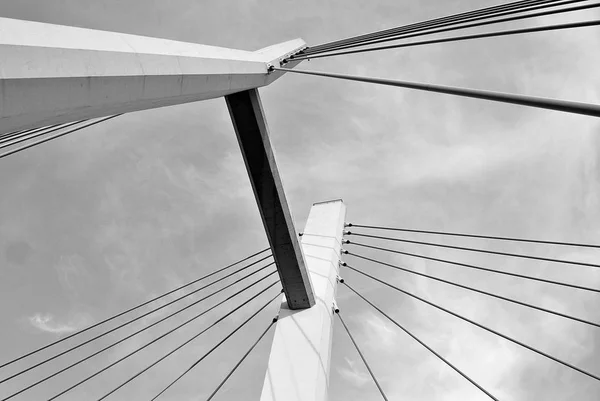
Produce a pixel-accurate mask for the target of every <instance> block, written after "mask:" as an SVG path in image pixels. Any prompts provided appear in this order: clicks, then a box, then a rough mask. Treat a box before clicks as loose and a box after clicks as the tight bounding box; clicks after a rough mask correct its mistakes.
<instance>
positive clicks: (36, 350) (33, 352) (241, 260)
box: [0, 248, 270, 368]
mask: <svg viewBox="0 0 600 401" xmlns="http://www.w3.org/2000/svg"><path fill="white" fill-rule="evenodd" d="M269 249H270V248H265V249H263V250H261V251H259V252H256V253H254V254H252V255H250V256H247V257H245V258H243V259H240V260H238V261H237V262H235V263H232V264H230V265H227V266H225V267H223V268H221V269H218V270H216V271H214V272H212V273H210V274H207V275H205V276H202V277H199V278H197V279H195V280H193V281H190V282H189V283H187V284H184V285H181V286H179V287H177V288H174V289H172V290H169V291H167V292H165V293H164V294H161V295H159V296H157V297H154V298H152V299H149V300H148V301H145V302H143V303H141V304H139V305H136V306H134V307H132V308H129V309H127V310H125V311H123V312H120V313H118V314H116V315H113V316H111V317H109V318H106V319H104V320H102V321H100V322H98V323H95V324H93V325H91V326H88V327H86V328H84V329H81V330H79V331H77V332H75V333H73V334H70V335H68V336H66V337H63V338H61V339H59V340H56V341H54V342H52V343H50V344H47V345H44V346H43V347H40V348H37V349H35V350H33V351H30V352H28V353H26V354H23V355H21V356H19V357H17V358H15V359H12V360H10V361H8V362H5V363H3V364H2V365H0V368H3V367H5V366H8V365H11V364H13V363H15V362H18V361H20V360H22V359H24V358H27V357H29V356H31V355H34V354H36V353H38V352H41V351H43V350H45V349H48V348H50V347H52V346H54V345H57V344H60V343H62V342H63V341H66V340H69V339H71V338H73V337H76V336H78V335H80V334H83V333H85V332H87V331H89V330H91V329H94V328H96V327H99V326H101V325H103V324H105V323H108V322H110V321H112V320H114V319H117V318H119V317H121V316H123V315H125V314H127V313H129V312H133V311H135V310H137V309H139V308H142V307H144V306H146V305H148V304H150V303H152V302H154V301H157V300H159V299H161V298H164V297H166V296H168V295H171V294H173V293H174V292H177V291H179V290H182V289H184V288H187V287H189V286H191V285H193V284H196V283H197V282H199V281H201V280H204V279H206V278H209V277H211V276H214V275H215V274H218V273H220V272H222V271H224V270H227V269H230V268H232V267H234V266H236V265H239V264H240V263H243V262H245V261H247V260H249V259H252V258H253V257H255V256H258V255H260V254H261V253H264V252H266V251H268V250H269Z"/></svg>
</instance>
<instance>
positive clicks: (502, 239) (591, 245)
mask: <svg viewBox="0 0 600 401" xmlns="http://www.w3.org/2000/svg"><path fill="white" fill-rule="evenodd" d="M346 227H356V228H368V229H373V230H382V231H400V232H407V233H418V234H436V235H445V236H452V237H465V238H479V239H493V240H500V241H513V242H527V243H532V244H543V245H561V246H578V247H583V248H595V249H600V245H595V244H585V243H580V242H562V241H546V240H539V239H530V238H516V237H499V236H492V235H476V234H465V233H457V232H449V231H431V230H415V229H410V228H396V227H384V226H370V225H364V224H353V223H348V224H347V225H346Z"/></svg>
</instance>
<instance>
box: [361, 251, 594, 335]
mask: <svg viewBox="0 0 600 401" xmlns="http://www.w3.org/2000/svg"><path fill="white" fill-rule="evenodd" d="M352 255H353V256H355V257H358V258H361V259H363V260H368V261H370V262H374V263H377V264H380V265H383V266H387V267H391V268H392V269H396V270H401V271H403V272H406V273H410V274H415V275H417V276H421V277H425V278H428V279H430V280H435V281H439V282H440V283H444V284H448V285H452V286H454V287H458V288H462V289H463V290H469V291H473V292H476V293H478V294H483V295H487V296H488V297H492V298H496V299H501V300H503V301H506V302H511V303H514V304H516V305H520V306H523V307H525V308H530V309H535V310H537V311H540V312H545V313H548V314H551V315H554V316H560V317H562V318H564V319H569V320H573V321H575V322H579V323H584V324H588V325H590V326H594V327H598V328H600V324H599V323H594V322H591V321H589V320H585V319H581V318H578V317H574V316H571V315H567V314H564V313H560V312H556V311H553V310H550V309H546V308H542V307H541V306H536V305H532V304H528V303H527V302H522V301H517V300H516V299H512V298H508V297H504V296H502V295H498V294H494V293H492V292H487V291H483V290H480V289H477V288H473V287H469V286H468V285H464V284H459V283H455V282H453V281H450V280H444V279H443V278H440V277H436V276H431V275H429V274H425V273H421V272H418V271H415V270H410V269H405V268H404V267H400V266H396V265H392V264H389V263H385V262H382V261H380V260H376V259H371V258H368V257H366V256H360V255H357V254H352Z"/></svg>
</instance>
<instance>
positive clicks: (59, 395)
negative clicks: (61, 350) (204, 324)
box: [2, 266, 275, 401]
mask: <svg viewBox="0 0 600 401" xmlns="http://www.w3.org/2000/svg"><path fill="white" fill-rule="evenodd" d="M265 267H267V266H265ZM273 274H275V272H272V273H270V274H269V275H267V276H265V277H263V278H261V279H259V280H257V281H255V282H254V283H252V284H249V285H247V286H246V287H244V288H242V289H241V290H239V291H237V292H235V293H234V294H232V295H230V296H229V297H227V298H225V299H224V300H222V301H219V302H218V303H216V304H215V305H213V306H211V307H210V308H208V309H206V310H204V311H202V312H200V313H199V314H197V315H195V316H192V317H191V318H190V319H188V320H186V321H185V322H183V323H180V324H179V325H177V326H175V327H174V328H172V329H170V330H168V331H166V332H165V333H163V334H161V335H160V336H158V337H156V338H154V339H153V340H151V341H149V342H147V343H146V344H144V345H142V346H141V347H138V348H136V349H135V350H133V351H131V352H130V353H128V354H126V355H125V356H122V357H121V358H119V359H117V360H116V361H114V362H112V363H111V364H109V365H107V366H105V367H103V368H102V369H100V370H98V371H96V372H95V373H93V374H91V375H89V376H87V377H86V378H84V379H82V380H80V381H79V382H77V383H75V384H74V385H72V386H71V387H69V388H67V389H65V390H63V391H61V392H60V393H58V394H56V395H54V396H53V397H52V398H50V399H49V400H53V399H56V398H58V397H61V396H62V395H64V394H66V393H67V392H69V391H71V390H73V389H74V388H76V387H79V386H80V385H82V384H83V383H85V382H87V381H89V380H91V379H93V378H94V377H96V376H98V375H100V374H101V373H103V372H105V371H107V370H108V369H110V368H112V367H113V366H115V365H117V364H119V363H121V362H123V361H124V360H126V359H127V358H129V357H131V356H133V355H135V354H137V353H138V352H140V351H142V350H144V349H146V348H147V347H149V346H150V345H152V344H154V343H156V342H157V341H159V340H161V339H163V338H165V337H166V336H168V335H169V334H172V333H174V332H175V331H177V330H179V329H181V328H182V327H184V326H186V325H188V324H189V323H191V322H193V321H194V320H196V319H199V318H200V317H202V316H204V315H205V314H207V313H208V312H210V311H212V310H214V309H216V308H217V307H219V306H221V305H223V304H224V303H226V302H228V301H230V300H232V299H233V298H235V297H236V296H238V295H239V294H241V293H243V292H244V291H247V290H249V289H250V288H252V287H254V286H255V285H257V284H259V283H260V282H262V281H264V280H265V279H267V278H268V277H271V276H272V275H273ZM5 400H7V399H5ZM5 400H2V401H5Z"/></svg>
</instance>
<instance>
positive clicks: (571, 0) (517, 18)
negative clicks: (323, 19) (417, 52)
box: [306, 0, 599, 55]
mask: <svg viewBox="0 0 600 401" xmlns="http://www.w3.org/2000/svg"><path fill="white" fill-rule="evenodd" d="M581 1H586V0H569V1H566V2H565V3H563V4H560V5H565V4H570V3H577V2H581ZM598 6H599V4H597V3H596V4H587V5H582V6H575V7H567V8H561V9H558V10H549V11H542V12H538V13H532V14H527V15H518V16H514V17H508V18H499V19H495V20H492V21H483V22H476V23H472V24H466V25H460V26H450V27H447V28H442V29H435V30H432V31H429V30H427V31H425V32H416V33H411V34H403V35H401V36H395V37H390V38H384V39H378V40H373V41H370V42H368V43H363V44H362V45H360V46H367V45H374V44H378V43H385V42H390V41H395V40H401V39H409V38H414V37H418V36H423V35H433V34H438V33H444V32H450V31H455V30H458V29H467V28H476V27H480V26H485V25H492V24H498V23H502V22H514V21H520V20H523V19H528V18H537V17H544V16H548V15H554V14H562V13H568V12H575V11H582V10H588V9H592V8H596V7H598ZM545 7H547V6H544V7H537V8H535V9H539V8H545ZM531 10H533V9H531ZM531 10H529V11H531ZM352 47H356V45H348V46H340V47H338V48H336V49H335V50H342V49H347V48H352ZM306 54H307V55H308V52H306Z"/></svg>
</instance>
